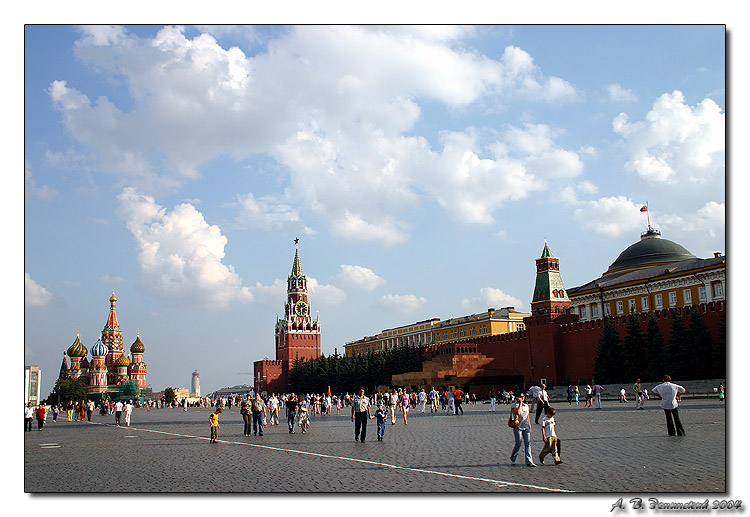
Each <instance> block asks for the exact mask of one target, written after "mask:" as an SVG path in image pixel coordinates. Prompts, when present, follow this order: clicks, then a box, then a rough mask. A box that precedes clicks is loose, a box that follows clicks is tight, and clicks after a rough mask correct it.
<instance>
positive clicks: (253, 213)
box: [236, 192, 315, 235]
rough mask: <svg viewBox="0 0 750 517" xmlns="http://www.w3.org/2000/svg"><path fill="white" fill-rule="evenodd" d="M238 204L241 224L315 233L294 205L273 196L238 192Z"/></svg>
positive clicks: (265, 228) (307, 233)
mask: <svg viewBox="0 0 750 517" xmlns="http://www.w3.org/2000/svg"><path fill="white" fill-rule="evenodd" d="M237 205H239V207H240V210H239V214H238V215H237V218H236V220H237V222H238V223H239V224H240V225H241V226H247V227H252V228H262V229H264V230H268V231H271V232H278V233H283V234H286V235H291V234H295V235H297V234H300V233H301V234H304V235H312V234H313V233H315V232H314V231H313V230H312V229H311V228H309V227H307V226H305V224H304V223H303V222H302V220H301V219H300V216H299V213H298V211H297V210H296V209H295V208H294V207H292V206H290V205H288V204H285V203H280V202H278V201H277V200H276V199H274V197H273V196H267V197H261V198H258V199H256V198H255V196H254V195H253V193H252V192H248V193H247V194H245V195H240V194H238V195H237Z"/></svg>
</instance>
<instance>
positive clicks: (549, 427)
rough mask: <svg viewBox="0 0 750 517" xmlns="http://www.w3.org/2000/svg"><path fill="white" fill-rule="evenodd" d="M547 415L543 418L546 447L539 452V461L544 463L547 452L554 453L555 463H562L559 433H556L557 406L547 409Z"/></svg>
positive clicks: (543, 435) (543, 436) (543, 434)
mask: <svg viewBox="0 0 750 517" xmlns="http://www.w3.org/2000/svg"><path fill="white" fill-rule="evenodd" d="M545 415H546V416H545V417H544V418H543V419H542V439H543V440H544V447H543V448H542V452H540V453H539V463H542V464H543V463H544V457H545V456H546V455H547V454H552V457H553V458H555V465H559V464H560V463H562V460H561V459H560V452H559V442H558V440H557V435H556V434H555V408H553V407H548V408H547V410H546V411H545Z"/></svg>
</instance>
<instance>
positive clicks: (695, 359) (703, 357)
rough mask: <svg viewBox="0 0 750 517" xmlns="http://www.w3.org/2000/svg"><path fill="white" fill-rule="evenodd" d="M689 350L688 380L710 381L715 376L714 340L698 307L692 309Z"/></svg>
mask: <svg viewBox="0 0 750 517" xmlns="http://www.w3.org/2000/svg"><path fill="white" fill-rule="evenodd" d="M688 345H689V346H688V350H689V352H690V362H689V365H690V369H689V372H688V374H687V376H686V377H687V378H690V379H709V378H711V377H712V376H713V372H714V368H713V359H714V354H713V340H712V339H711V331H710V330H708V325H706V321H705V319H704V318H703V314H701V312H700V311H699V310H698V307H697V306H696V305H693V306H692V307H691V308H690V324H689V326H688Z"/></svg>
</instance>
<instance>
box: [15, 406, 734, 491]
mask: <svg viewBox="0 0 750 517" xmlns="http://www.w3.org/2000/svg"><path fill="white" fill-rule="evenodd" d="M488 408H489V405H488V404H481V403H480V404H476V405H464V410H465V414H464V415H455V416H454V415H445V413H443V412H440V413H435V414H430V413H429V408H428V409H427V413H424V414H422V413H419V411H418V410H411V411H410V412H409V418H408V422H409V424H408V425H404V423H403V421H402V420H401V419H400V418H399V419H398V420H397V423H396V425H391V424H390V422H388V423H387V425H386V433H385V440H384V441H383V442H378V441H377V439H376V424H375V419H373V420H370V421H369V424H368V426H367V441H366V442H365V443H360V442H355V441H354V431H353V429H354V426H353V423H352V422H351V420H350V417H349V415H350V413H349V412H346V411H345V410H342V411H341V415H340V416H336V415H335V414H334V415H333V416H330V417H321V416H315V417H314V418H313V419H312V426H311V428H310V430H309V431H308V432H307V433H306V434H300V433H299V429H297V432H296V433H295V434H289V433H288V430H287V427H286V425H285V423H286V419H285V418H283V419H282V425H281V426H279V427H276V426H269V427H268V428H267V429H266V431H265V434H264V436H262V437H260V436H258V437H255V436H251V437H245V436H243V435H242V432H243V424H242V419H241V416H240V414H239V411H238V410H237V409H236V408H233V409H232V410H231V411H229V412H227V411H225V412H223V413H222V414H221V418H220V424H221V428H220V433H219V440H220V442H219V443H218V444H209V442H208V434H209V433H208V431H209V428H208V415H209V413H210V410H208V409H194V408H191V409H189V410H188V411H187V412H184V411H182V409H157V410H151V411H147V410H145V409H136V410H135V411H134V413H133V419H132V424H131V427H116V426H114V425H113V423H114V416H102V415H99V414H95V415H93V416H92V421H91V422H68V421H66V420H65V419H64V418H63V419H62V420H60V419H58V422H57V423H54V424H53V423H51V422H50V421H48V423H47V425H46V426H45V427H44V429H43V430H42V431H41V432H38V431H37V430H36V424H35V425H34V430H33V431H31V432H25V433H24V437H25V451H24V460H25V461H24V475H25V481H24V488H25V491H26V492H32V493H50V492H52V493H61V492H115V491H122V490H127V491H130V492H132V491H135V492H155V493H163V492H180V493H189V492H199V493H213V492H304V493H321V492H322V493H331V492H334V493H341V492H350V491H353V490H358V491H362V490H363V487H364V490H365V491H367V492H370V493H381V492H386V493H393V491H394V489H395V487H398V490H399V491H400V492H409V493H425V492H449V493H457V492H477V493H531V492H533V493H536V494H539V493H547V492H548V493H560V492H561V491H572V492H579V493H580V492H584V493H607V492H609V493H618V494H622V493H631V492H632V493H640V494H642V493H654V492H655V493H680V494H688V493H696V492H698V493H720V492H725V491H727V490H728V483H727V475H726V472H727V469H726V461H727V456H726V434H727V433H726V429H725V421H726V418H725V405H724V403H722V402H719V401H717V400H715V399H714V400H711V399H707V400H705V399H704V400H684V401H683V403H682V405H681V407H680V417H681V419H682V421H683V425H684V427H685V430H686V432H687V436H685V437H670V436H667V432H666V425H665V418H664V412H663V411H662V410H661V409H659V407H658V401H653V400H652V401H649V402H647V405H646V409H645V410H643V411H637V410H635V408H634V405H633V404H632V403H628V404H620V403H617V402H606V403H605V404H604V408H603V409H601V410H595V409H591V408H583V405H582V404H581V406H579V407H576V406H575V405H573V406H568V404H567V403H560V404H558V405H557V406H556V409H557V415H556V420H557V434H558V436H559V437H560V438H561V440H562V459H563V461H564V463H563V464H562V465H559V466H554V465H553V464H551V463H552V461H551V458H550V457H548V460H547V464H545V465H539V466H538V467H537V468H528V467H525V466H523V456H522V455H520V456H519V464H518V465H515V466H512V465H511V464H510V460H509V455H510V451H511V449H512V447H513V432H512V430H511V429H510V428H508V426H507V420H508V413H509V409H508V406H507V405H502V404H501V405H498V410H497V412H495V413H490V412H489V411H488ZM399 417H400V415H399ZM532 422H533V413H532ZM19 425H20V423H19ZM532 426H533V427H532V442H533V445H532V452H533V455H534V460H535V462H537V464H538V463H539V462H538V457H537V456H538V454H539V451H540V450H541V428H540V426H538V425H534V424H532ZM730 481H731V480H730ZM737 482H738V480H735V483H737Z"/></svg>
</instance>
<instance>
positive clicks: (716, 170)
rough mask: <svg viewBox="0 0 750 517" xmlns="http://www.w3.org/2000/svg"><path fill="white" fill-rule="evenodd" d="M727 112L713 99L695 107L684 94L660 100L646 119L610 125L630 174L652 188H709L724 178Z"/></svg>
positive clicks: (619, 120) (621, 117)
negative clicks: (662, 185) (626, 156)
mask: <svg viewBox="0 0 750 517" xmlns="http://www.w3.org/2000/svg"><path fill="white" fill-rule="evenodd" d="M724 119H725V117H724V113H723V111H722V109H721V108H720V107H719V106H718V105H717V104H716V103H715V102H714V101H713V100H711V99H704V100H703V101H701V102H700V103H698V104H697V105H695V106H689V105H688V104H686V102H685V98H684V96H683V94H682V92H680V91H678V90H675V91H673V92H672V93H671V94H669V93H665V94H663V95H662V96H660V97H659V98H658V99H657V100H656V101H655V102H654V105H653V107H652V109H651V111H649V112H648V113H647V114H646V117H645V120H643V121H637V122H630V120H629V117H628V116H627V114H625V113H621V114H620V115H618V116H617V117H615V119H614V120H613V121H612V128H613V130H614V131H615V133H617V134H619V135H620V136H621V137H622V138H623V142H624V145H625V148H626V149H627V152H628V154H629V160H628V162H627V163H626V164H625V170H626V171H632V172H635V173H637V174H638V175H639V176H640V177H642V178H643V179H645V180H647V181H649V182H652V183H673V184H681V185H685V184H689V183H694V184H697V185H706V184H709V183H711V182H713V181H714V180H717V179H718V178H723V176H724V149H725V130H724Z"/></svg>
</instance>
